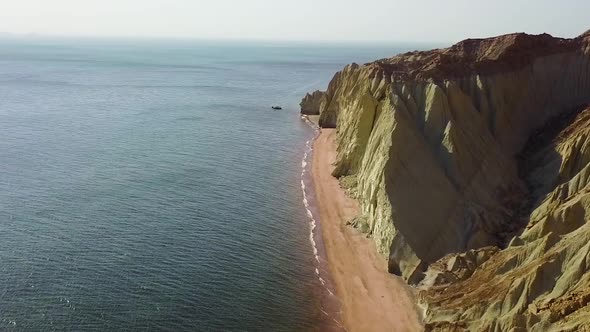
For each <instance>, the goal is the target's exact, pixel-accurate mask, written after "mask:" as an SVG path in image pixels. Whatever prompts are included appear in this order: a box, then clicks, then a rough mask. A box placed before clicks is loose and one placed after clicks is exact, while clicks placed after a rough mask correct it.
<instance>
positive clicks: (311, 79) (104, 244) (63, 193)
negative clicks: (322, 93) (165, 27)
mask: <svg viewBox="0 0 590 332" xmlns="http://www.w3.org/2000/svg"><path fill="white" fill-rule="evenodd" d="M0 47H1V49H0V116H1V118H2V121H0V162H1V165H2V167H1V169H0V227H1V232H0V270H1V271H0V330H15V331H29V330H60V331H105V330H125V331H146V330H147V331H151V330H154V331H193V330H195V329H197V328H198V329H199V330H211V331H220V330H233V331H237V330H240V331H302V330H313V329H317V328H318V326H320V327H321V326H333V323H332V321H333V317H330V318H327V317H326V315H325V314H324V313H323V311H325V310H324V309H325V308H324V307H325V306H326V300H325V298H324V295H325V289H326V288H325V286H324V285H322V284H321V281H320V280H319V279H318V277H317V274H316V271H315V269H316V268H317V267H318V266H317V264H316V263H314V262H317V259H316V257H315V256H314V251H313V247H312V245H311V241H310V219H309V216H308V215H307V211H306V209H305V207H304V204H303V199H304V197H303V192H302V190H301V181H302V177H301V171H302V165H301V164H300V162H301V160H302V158H303V155H304V153H305V152H306V149H307V148H308V147H309V146H308V145H306V142H307V141H309V140H310V139H311V138H312V137H313V135H314V130H313V129H312V128H311V127H310V126H309V125H308V124H306V123H305V122H304V121H302V120H301V119H300V117H299V114H298V106H297V103H298V102H299V100H300V98H301V97H302V96H303V95H304V94H305V92H307V91H310V90H314V89H318V88H325V87H326V86H327V84H328V82H329V80H330V79H331V77H332V76H333V74H334V73H335V72H336V71H337V70H340V69H341V68H342V67H343V66H344V65H346V64H347V63H350V62H354V61H356V62H360V63H362V62H366V61H370V60H373V59H377V58H382V57H385V56H389V55H392V54H395V53H398V52H400V51H402V50H408V49H415V48H420V46H412V45H404V46H399V45H393V46H391V45H390V46H369V45H361V46H354V45H332V46H320V45H317V44H316V45H304V44H276V43H230V42H204V41H203V42H196V41H147V40H143V41H133V40H73V39H11V40H8V39H7V40H2V41H0ZM271 105H281V106H283V110H282V111H274V110H272V109H271V108H270V106H271Z"/></svg>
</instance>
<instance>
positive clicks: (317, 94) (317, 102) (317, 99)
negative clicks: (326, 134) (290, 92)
mask: <svg viewBox="0 0 590 332" xmlns="http://www.w3.org/2000/svg"><path fill="white" fill-rule="evenodd" d="M323 102H325V93H324V92H322V91H319V90H317V91H314V92H312V93H311V94H310V93H308V94H306V95H305V97H303V99H302V100H301V103H299V106H301V114H305V115H319V114H320V108H321V106H322V103H323Z"/></svg>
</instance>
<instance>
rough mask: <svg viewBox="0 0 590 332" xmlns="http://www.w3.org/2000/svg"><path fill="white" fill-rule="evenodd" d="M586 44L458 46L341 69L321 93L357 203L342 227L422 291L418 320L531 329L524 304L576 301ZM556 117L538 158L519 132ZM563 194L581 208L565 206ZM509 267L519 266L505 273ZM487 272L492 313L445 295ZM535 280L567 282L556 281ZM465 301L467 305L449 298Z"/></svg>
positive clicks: (589, 86)
mask: <svg viewBox="0 0 590 332" xmlns="http://www.w3.org/2000/svg"><path fill="white" fill-rule="evenodd" d="M589 44H590V33H588V32H587V33H585V34H583V35H581V36H580V37H577V38H574V39H561V38H553V37H551V36H549V35H546V34H543V35H537V36H533V35H526V34H510V35H505V36H499V37H495V38H488V39H472V40H466V41H463V42H460V43H458V44H456V45H454V46H452V47H450V48H447V49H437V50H432V51H425V52H409V53H405V54H401V55H398V56H395V57H393V58H390V59H382V60H378V61H376V62H373V63H369V64H365V65H357V64H352V65H349V66H347V67H346V68H344V70H342V71H341V72H339V73H337V74H336V75H335V76H334V78H333V79H332V81H331V82H330V84H329V86H328V89H327V91H326V92H325V93H323V94H322V96H321V98H322V102H321V105H320V125H321V126H324V127H336V128H337V140H338V157H337V161H336V169H335V171H334V175H335V176H336V177H339V178H340V179H341V183H342V184H343V186H345V187H347V188H348V189H349V191H350V192H351V194H353V195H354V196H355V197H358V199H359V202H360V205H361V209H362V214H361V215H360V216H359V217H358V218H356V219H355V220H353V221H351V222H352V223H353V224H355V225H356V226H358V227H359V228H360V229H361V230H363V231H366V232H367V233H368V234H369V235H370V236H371V237H372V238H373V239H374V241H375V243H376V245H377V247H378V249H379V251H380V252H381V253H382V254H383V255H384V256H385V257H386V258H387V259H388V262H389V270H390V272H392V273H395V274H399V275H401V276H403V277H404V278H405V279H406V280H407V281H408V282H410V283H412V284H418V283H421V285H422V286H423V287H424V288H427V289H430V290H429V291H425V293H424V297H423V299H424V306H425V308H427V309H426V317H427V320H428V321H429V322H431V323H432V324H433V325H429V326H431V327H436V328H439V329H445V326H447V327H448V326H451V327H452V328H458V327H462V326H463V327H465V328H469V329H477V328H484V329H485V328H491V329H492V330H493V329H495V328H496V327H498V326H502V327H505V326H508V325H510V324H512V326H519V327H523V328H531V327H539V326H542V325H539V324H540V323H539V322H541V321H542V322H545V321H546V319H545V318H546V317H544V316H542V315H537V314H531V315H530V316H526V315H525V311H526V310H529V306H531V305H532V304H534V303H537V302H535V301H545V300H546V302H542V303H541V302H539V303H537V304H535V305H537V307H539V308H547V306H546V303H549V302H547V301H553V302H551V303H570V302H571V301H570V302H567V301H566V300H565V299H566V298H563V296H569V297H572V298H576V299H577V298H578V297H580V296H581V298H582V300H580V301H581V302H580V301H578V302H579V303H582V302H584V301H583V299H585V296H586V295H584V294H581V293H580V292H577V289H578V288H576V287H577V286H576V287H574V286H573V285H574V284H576V283H581V284H583V280H586V279H590V276H588V277H586V272H585V271H586V270H587V268H586V266H587V265H588V264H590V261H588V260H590V258H585V259H586V260H587V261H588V262H586V261H584V264H586V265H583V266H582V267H580V268H576V269H573V270H571V273H570V272H569V271H570V270H568V269H572V268H570V267H568V266H569V265H568V264H571V263H572V262H573V261H572V260H575V262H576V263H577V264H581V261H580V260H582V256H576V255H578V254H579V253H583V252H584V248H582V247H581V245H582V244H584V245H586V244H587V243H588V242H590V241H589V240H590V233H586V232H585V231H583V229H584V227H585V223H586V220H587V218H586V214H585V213H586V211H588V209H587V205H585V203H584V202H585V201H584V200H583V199H582V196H584V194H582V193H584V192H585V190H586V189H585V188H586V186H585V185H586V175H585V169H586V163H587V157H586V156H585V153H586V152H585V150H584V149H585V143H584V142H585V140H586V137H587V133H586V132H585V131H584V130H574V129H572V128H571V126H570V127H568V125H569V124H570V122H572V121H574V120H573V119H577V120H575V122H573V123H578V124H581V125H580V126H582V127H583V126H585V125H586V122H584V121H583V119H582V120H580V118H576V117H575V115H576V114H577V113H576V111H579V110H580V106H581V105H585V104H587V103H588V102H590V46H589ZM572 114H574V115H572ZM581 114H586V113H585V112H582V113H581ZM557 119H561V120H559V121H561V122H562V123H561V122H560V123H561V126H557V127H558V128H557V127H556V128H557V129H555V132H557V133H558V137H562V141H560V142H562V143H556V142H557V141H555V139H553V138H552V139H547V138H544V139H545V140H546V141H548V142H550V144H549V145H547V146H549V147H547V146H545V145H543V151H544V153H541V154H539V153H537V150H534V149H533V148H531V146H534V144H533V143H530V142H531V140H530V138H531V137H533V138H535V137H537V138H539V137H540V136H538V135H536V133H537V131H538V130H540V128H549V127H547V123H548V122H551V121H553V122H555V121H557ZM564 127H566V128H569V129H566V131H563V130H562V128H564ZM568 130H569V131H568ZM527 142H529V143H528V144H527ZM564 142H566V143H564ZM538 144H540V143H538ZM543 144H544V143H543ZM560 144H561V145H560ZM540 145H542V144H540ZM527 153H528V154H532V155H534V157H531V156H529V155H527ZM539 165H541V166H539ZM562 169H563V170H562ZM572 181H574V182H572ZM589 191H590V190H589ZM574 196H580V197H579V200H581V201H576V202H575V203H574V202H573V201H570V200H568V199H567V198H568V197H574ZM584 197H585V196H584ZM568 202H569V203H568ZM568 204H572V205H575V207H570V206H569V205H568ZM571 220H577V221H571ZM570 221H571V222H570ZM554 228H557V229H558V230H556V229H554ZM564 229H567V232H565V231H563V230H564ZM523 230H524V231H523ZM573 233H575V234H577V235H576V236H574V235H572V234H573ZM509 244H510V245H509ZM556 246H557V247H556ZM555 248H558V249H555ZM553 249H555V250H556V252H557V253H555V254H551V255H553V256H551V255H549V253H551V252H552V251H551V250H553ZM547 255H549V256H547ZM580 255H582V254H580ZM574 256H575V257H574ZM555 257H558V258H555ZM583 257H590V256H589V255H586V256H583ZM535 259H539V260H542V259H546V260H547V261H548V262H549V261H550V262H552V263H551V264H549V263H548V264H549V265H546V264H545V265H543V264H540V263H539V264H540V265H539V264H537V263H535V262H533V260H535ZM494 264H496V265H494ZM486 266H490V268H485V267H486ZM540 266H543V268H544V267H547V266H550V271H549V272H547V271H545V270H543V268H541V267H540ZM519 269H523V271H524V270H526V271H527V272H526V273H524V272H523V273H522V275H521V278H520V279H519V278H517V277H514V278H513V279H510V276H509V274H508V272H509V271H513V270H519ZM539 269H540V270H539ZM486 271H487V272H486ZM531 271H533V272H531ZM534 271H536V272H534ZM486 273H488V275H489V276H490V277H489V278H488V279H489V280H492V279H493V278H492V277H491V276H492V275H493V276H495V277H494V278H495V279H494V280H496V279H498V280H501V282H498V287H497V288H496V291H497V294H499V295H498V297H497V300H498V302H497V303H495V304H493V306H492V307H493V308H488V307H487V306H485V305H483V304H481V303H480V304H477V303H476V302H477V300H476V299H478V298H479V297H480V296H483V295H485V294H479V293H476V292H472V293H469V292H470V291H464V292H462V293H455V294H453V293H452V292H451V291H449V292H447V291H445V289H451V288H450V287H449V286H448V285H462V286H454V287H457V288H456V289H455V291H457V292H458V290H459V289H461V288H460V287H464V288H465V287H467V288H466V289H468V290H471V289H476V288H477V285H479V284H482V283H484V282H490V281H489V280H488V279H486V278H484V277H482V276H484V275H486ZM539 274H541V275H551V276H552V277H554V278H557V279H559V277H560V276H564V275H565V276H567V278H566V279H563V280H564V281H563V282H562V283H561V284H559V287H558V286H556V284H554V283H551V282H548V281H547V280H545V279H542V278H541V279H539V278H538V277H535V276H538V275H539ZM505 278H508V279H506V280H510V281H505V280H504V279H505ZM584 278H586V279H584ZM478 280H479V281H478ZM486 280H487V281H486ZM514 280H520V281H518V282H520V284H519V283H518V282H516V284H514V283H513V282H515V281H514ZM566 281H567V282H566ZM441 284H445V285H446V286H444V287H442V286H437V285H441ZM482 285H483V284H482ZM437 287H442V288H437ZM470 287H471V288H470ZM556 287H557V288H559V289H560V291H556V289H557V288H556ZM574 291H576V293H572V292H574ZM523 292H525V293H526V296H524V295H523ZM463 293H465V294H472V295H473V302H464V303H463V304H465V305H463V304H461V303H460V302H453V301H451V300H449V298H453V297H457V296H459V294H463ZM543 294H545V295H546V294H552V295H551V296H550V297H547V298H545V297H543V296H545V295H543ZM569 297H568V298H569ZM560 301H561V302H560ZM564 301H565V302H564ZM572 301H574V300H572ZM575 301H577V300H575ZM578 302H576V303H578ZM453 303H455V304H456V305H455V306H453ZM566 306H567V305H566ZM459 308H461V310H462V311H465V312H466V313H464V314H463V315H460V314H459V313H458V312H459ZM567 308H569V309H567V310H566V311H568V310H573V309H572V308H573V307H572V306H569V307H567ZM539 310H541V309H539ZM547 310H549V311H550V309H547ZM547 310H546V311H547ZM564 310H565V309H564ZM574 311H576V312H577V311H579V310H578V309H576V310H574ZM526 312H528V311H526ZM500 315H502V316H503V317H504V318H502V319H500ZM523 315H524V316H523ZM525 316H526V317H525ZM523 317H525V318H526V319H525V318H523ZM447 318H448V319H447ZM527 319H528V320H527ZM551 320H553V321H559V320H560V319H555V317H554V318H552V319H551ZM437 324H438V325H437ZM445 324H447V325H445ZM448 324H450V325H448ZM453 324H458V325H453ZM474 324H475V325H474ZM498 324H500V325H498ZM501 324H504V325H501ZM506 324H508V325H506ZM543 326H545V325H543Z"/></svg>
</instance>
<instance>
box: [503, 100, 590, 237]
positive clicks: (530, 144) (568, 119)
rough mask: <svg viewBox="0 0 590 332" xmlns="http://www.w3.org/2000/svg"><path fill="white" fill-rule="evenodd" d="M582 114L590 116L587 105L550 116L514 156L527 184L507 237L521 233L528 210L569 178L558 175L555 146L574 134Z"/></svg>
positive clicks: (557, 155) (560, 157)
mask: <svg viewBox="0 0 590 332" xmlns="http://www.w3.org/2000/svg"><path fill="white" fill-rule="evenodd" d="M582 113H585V114H582ZM582 115H583V116H590V110H588V109H587V105H582V106H578V107H575V108H572V109H569V110H567V111H565V112H563V113H561V114H560V115H558V116H555V117H552V118H550V119H549V120H547V121H546V122H545V125H543V126H542V127H540V128H539V129H537V130H535V131H534V132H533V133H532V134H531V135H530V136H529V138H528V140H527V143H526V144H525V146H524V147H523V149H522V150H521V151H520V153H519V154H518V155H517V156H516V161H517V165H518V175H519V177H520V179H521V180H522V181H523V183H524V184H525V185H526V187H527V190H528V197H527V198H526V199H525V200H524V201H523V202H522V203H521V205H520V206H519V207H518V208H517V210H516V211H515V219H516V220H515V221H516V222H515V223H514V228H515V229H514V230H513V232H511V233H512V234H507V235H510V236H509V237H507V238H506V240H510V238H512V237H513V236H517V235H521V234H522V233H523V232H524V230H525V229H526V226H527V224H528V223H529V221H530V216H531V213H532V212H533V211H534V210H535V209H536V208H538V207H539V206H540V205H541V203H542V202H543V200H544V199H545V198H546V196H547V195H548V194H549V193H551V192H552V191H553V190H554V189H555V188H556V187H557V186H559V185H560V184H562V183H565V182H567V181H568V180H569V178H562V175H561V174H560V170H561V167H562V163H563V162H564V160H563V158H562V156H561V154H560V153H559V152H558V151H557V145H558V143H559V141H560V140H562V139H566V138H567V137H569V136H571V135H573V134H575V133H576V129H578V128H576V120H577V118H578V117H579V116H582ZM506 245H507V243H505V246H506Z"/></svg>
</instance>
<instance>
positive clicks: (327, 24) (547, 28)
mask: <svg viewBox="0 0 590 332" xmlns="http://www.w3.org/2000/svg"><path fill="white" fill-rule="evenodd" d="M589 15H590V1H588V0H576V1H574V0H560V1H555V0H554V1H547V0H539V1H533V0H528V1H524V0H521V1H519V0H488V1H485V3H483V2H482V1H477V0H447V1H444V0H436V1H435V0H423V1H412V0H404V1H398V0H354V1H353V0H297V1H295V0H0V32H9V33H18V34H28V33H35V34H43V35H76V36H120V37H178V38H207V39H219V38H222V39H266V40H333V41H346V40H354V41H358V40H364V41H423V42H431V41H440V42H453V41H457V40H461V39H464V38H467V37H484V36H492V35H498V34H503V33H509V32H515V31H523V32H528V33H541V32H548V33H550V34H552V35H555V36H561V37H573V36H576V35H578V34H580V33H582V32H584V31H585V30H588V29H590V20H589V19H588V18H589V17H590V16H589Z"/></svg>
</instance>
